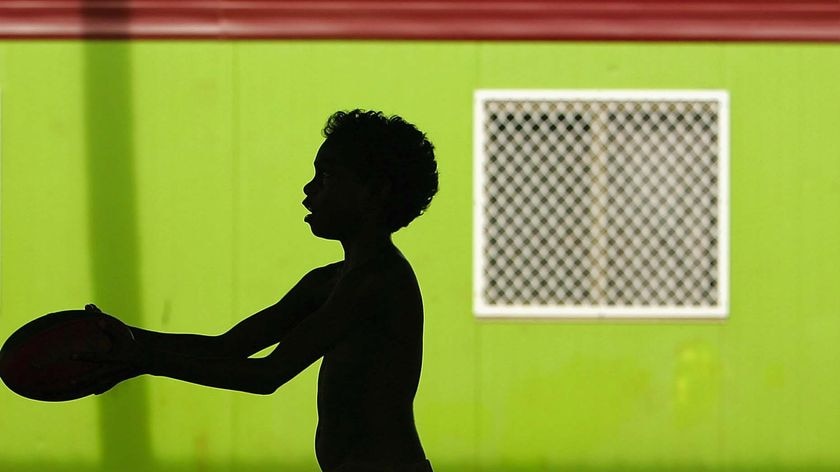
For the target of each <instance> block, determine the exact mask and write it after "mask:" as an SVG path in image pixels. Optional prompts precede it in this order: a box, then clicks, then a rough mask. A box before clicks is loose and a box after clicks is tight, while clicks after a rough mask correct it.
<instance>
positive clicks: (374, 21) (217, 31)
mask: <svg viewBox="0 0 840 472" xmlns="http://www.w3.org/2000/svg"><path fill="white" fill-rule="evenodd" d="M0 37H2V38H29V39H36V38H38V39H63V38H95V39H114V38H138V39H140V38H150V39H154V38H160V39H163V38H171V39H435V40H596V41H598V40H619V41H819V42H838V41H840V0H813V1H807V0H806V1H795V0H784V1H783V0H764V1H758V0H728V1H702V0H683V1H680V0H636V1H630V0H614V1H609V0H607V1H597V0H578V1H568V2H563V1H528V0H522V1H516V0H505V1H502V0H485V1H475V0H449V1H411V0H406V1H397V0H390V1H389V0H369V1H357V0H329V1H328V0H310V1H282V0H240V1H232V0H215V1H211V0H207V1H189V0H181V1H178V0H169V1H161V0H88V1H84V0H41V1H34V0H33V1H15V0H4V1H2V2H0Z"/></svg>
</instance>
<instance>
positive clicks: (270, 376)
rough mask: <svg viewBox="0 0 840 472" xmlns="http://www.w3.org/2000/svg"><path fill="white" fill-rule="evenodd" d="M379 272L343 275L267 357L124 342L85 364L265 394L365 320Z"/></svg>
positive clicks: (379, 287)
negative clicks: (204, 354) (197, 353)
mask: <svg viewBox="0 0 840 472" xmlns="http://www.w3.org/2000/svg"><path fill="white" fill-rule="evenodd" d="M386 282H387V281H386V278H385V277H384V276H383V275H382V274H381V271H378V270H375V269H371V268H370V266H363V267H360V268H358V269H355V270H353V271H351V272H350V273H348V274H346V275H345V276H344V277H343V278H342V279H341V280H340V281H339V282H338V284H337V285H336V287H335V289H334V290H333V292H332V294H331V296H330V298H329V299H328V300H327V301H326V302H325V303H324V304H323V305H322V306H321V307H320V308H318V309H317V310H315V311H314V312H313V313H312V314H311V315H309V316H307V317H305V318H304V319H303V320H302V321H300V322H299V323H298V324H297V325H296V326H295V327H294V328H292V329H291V330H290V332H289V333H288V334H287V335H286V336H285V338H284V339H283V341H281V342H280V344H279V345H278V346H277V348H275V349H274V351H273V352H272V353H271V354H269V355H268V356H267V357H264V358H259V359H247V358H241V357H240V358H229V357H228V358H225V357H218V358H196V357H194V356H190V355H183V354H177V353H171V352H166V351H163V350H159V349H146V348H145V347H143V346H142V344H139V343H132V342H125V343H124V344H123V345H121V346H115V348H114V349H113V350H112V352H110V353H104V354H102V353H99V354H90V355H87V356H85V357H86V358H87V359H88V360H91V361H98V362H129V363H133V364H135V365H137V366H138V368H139V369H140V370H141V371H143V372H146V373H149V374H152V375H160V376H165V377H170V378H174V379H178V380H184V381H187V382H192V383H196V384H200V385H205V386H208V387H217V388H224V389H229V390H239V391H244V392H250V393H258V394H270V393H272V392H274V391H275V390H276V389H277V388H278V387H280V386H281V385H283V384H284V383H286V382H287V381H289V380H290V379H292V378H293V377H294V376H296V375H297V374H298V373H300V372H301V371H303V370H304V369H305V368H306V367H308V366H309V365H311V364H312V363H314V362H315V361H316V360H318V359H319V358H320V357H322V356H323V355H324V354H325V353H326V352H328V351H329V349H330V348H331V347H332V346H334V345H335V344H336V343H337V342H338V341H340V340H341V339H342V338H343V337H344V336H346V335H347V333H348V332H349V331H350V330H351V329H352V328H354V327H356V326H358V325H359V324H360V323H362V322H363V321H364V320H365V319H366V318H367V317H369V316H371V315H372V314H373V313H374V312H375V310H376V308H377V306H381V304H379V303H377V301H378V298H379V297H382V296H384V295H385V293H386V292H387V290H386Z"/></svg>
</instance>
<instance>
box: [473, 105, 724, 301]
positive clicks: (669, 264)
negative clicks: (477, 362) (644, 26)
mask: <svg viewBox="0 0 840 472" xmlns="http://www.w3.org/2000/svg"><path fill="white" fill-rule="evenodd" d="M479 107H480V108H477V111H478V113H477V115H478V116H477V119H480V120H481V121H480V122H479V123H478V126H477V128H476V129H477V131H478V134H479V135H480V136H478V137H477V138H478V139H480V142H478V145H477V148H476V149H477V151H478V153H479V154H480V155H479V156H477V157H478V161H477V166H479V167H477V170H478V172H479V174H478V175H480V176H482V178H481V180H482V182H481V184H482V188H481V189H480V191H481V194H480V198H479V200H480V201H481V205H479V207H477V208H476V211H480V212H481V215H479V216H480V218H478V219H477V221H480V222H481V223H482V224H481V227H480V228H476V231H480V235H479V236H480V237H478V238H477V240H478V241H481V242H482V243H481V244H482V247H481V248H479V249H480V250H479V251H477V256H478V259H479V261H480V264H479V265H480V267H477V269H478V270H479V271H480V273H479V274H478V275H479V280H481V281H482V283H481V286H480V287H477V289H478V292H479V293H478V294H477V295H478V297H479V298H478V300H479V304H480V305H481V306H482V307H483V309H484V310H485V311H487V312H492V311H493V307H497V308H498V307H511V306H517V307H543V308H546V307H547V308H550V307H555V308H561V309H562V308H564V307H565V308H569V307H601V308H602V311H604V313H605V314H607V315H609V313H610V310H613V311H614V312H615V313H619V312H620V311H621V309H622V308H627V307H632V308H663V307H667V308H670V309H672V310H673V309H680V308H694V309H696V308H709V307H718V308H719V307H720V306H721V305H722V302H723V300H722V296H721V282H722V281H721V280H720V279H721V272H722V271H721V268H722V267H721V264H722V263H724V262H725V261H723V260H722V257H721V256H722V254H721V245H722V243H723V241H722V237H721V221H720V220H721V211H720V208H721V205H720V198H721V197H722V195H721V193H722V191H721V189H722V187H723V186H722V185H720V184H721V182H720V177H721V175H720V173H721V142H720V138H721V121H720V119H719V117H720V114H721V104H720V103H719V101H718V100H715V99H709V98H706V99H669V100H651V99H640V98H634V99H623V100H618V99H583V98H574V99H556V98H555V99H500V98H495V99H492V98H488V99H484V100H482V101H481V103H480V104H479Z"/></svg>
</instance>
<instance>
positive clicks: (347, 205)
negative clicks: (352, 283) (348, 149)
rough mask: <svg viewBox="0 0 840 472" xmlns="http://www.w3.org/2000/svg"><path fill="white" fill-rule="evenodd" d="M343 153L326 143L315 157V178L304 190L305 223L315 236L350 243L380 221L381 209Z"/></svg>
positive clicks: (335, 146)
mask: <svg viewBox="0 0 840 472" xmlns="http://www.w3.org/2000/svg"><path fill="white" fill-rule="evenodd" d="M344 162H345V161H344V160H343V159H342V156H341V149H340V148H339V147H338V146H337V145H335V144H333V143H330V142H329V140H327V141H324V143H323V144H322V145H321V147H320V149H319V150H318V154H317V155H316V157H315V162H314V165H315V176H314V177H313V178H312V180H310V181H309V183H307V184H306V185H305V186H304V187H303V193H304V194H305V195H306V199H305V200H304V201H303V203H304V206H306V207H307V209H309V210H310V211H311V213H310V214H309V215H306V217H305V218H304V221H306V222H307V223H309V227H310V229H311V230H312V233H313V234H314V235H315V236H318V237H321V238H325V239H337V240H348V239H352V238H353V236H354V235H356V234H359V231H360V230H361V229H363V228H364V227H365V226H367V225H370V224H372V223H373V222H375V221H377V219H378V218H379V213H380V211H381V208H380V206H379V205H377V204H375V203H376V202H375V201H373V200H372V199H371V198H370V191H369V190H368V188H367V187H366V186H365V185H364V184H363V183H362V182H361V180H360V179H359V178H358V177H357V176H356V174H355V173H354V172H353V171H352V169H350V168H349V167H347V165H346V164H345V163H344Z"/></svg>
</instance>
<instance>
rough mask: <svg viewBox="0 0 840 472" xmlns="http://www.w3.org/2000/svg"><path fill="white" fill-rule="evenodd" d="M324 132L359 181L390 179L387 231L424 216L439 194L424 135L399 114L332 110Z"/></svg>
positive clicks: (432, 154) (431, 152) (430, 147)
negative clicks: (386, 114)
mask: <svg viewBox="0 0 840 472" xmlns="http://www.w3.org/2000/svg"><path fill="white" fill-rule="evenodd" d="M323 134H324V137H325V138H327V142H329V143H331V144H335V145H337V146H338V147H339V148H340V149H341V150H342V151H343V154H344V155H345V157H346V158H348V161H349V162H348V167H349V168H351V169H352V170H353V171H354V172H355V173H356V174H357V175H358V176H359V177H360V178H361V179H362V181H363V182H366V183H368V182H371V181H372V180H373V179H374V178H376V177H383V176H384V177H386V178H387V179H388V180H390V182H391V198H390V199H389V201H388V203H387V207H386V210H385V224H386V226H387V227H388V230H389V231H390V232H391V233H393V232H396V231H398V230H399V229H400V228H404V227H406V226H408V224H409V223H411V222H412V221H413V220H414V219H415V218H417V217H418V216H420V215H422V214H423V213H425V212H426V209H427V208H428V207H429V204H430V203H431V202H432V197H434V196H435V194H436V193H437V191H438V171H437V162H436V161H435V152H434V150H435V147H434V145H432V143H431V142H429V140H428V139H427V138H426V135H425V133H423V132H422V131H420V130H418V129H417V127H415V126H414V125H412V124H411V123H408V122H406V121H405V120H404V119H402V118H401V117H399V116H396V115H393V116H391V117H387V116H385V115H384V114H383V113H382V112H380V111H364V110H359V109H356V110H352V111H348V112H345V111H338V112H335V113H334V114H333V115H332V116H330V117H329V119H328V120H327V124H326V126H324V130H323Z"/></svg>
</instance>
